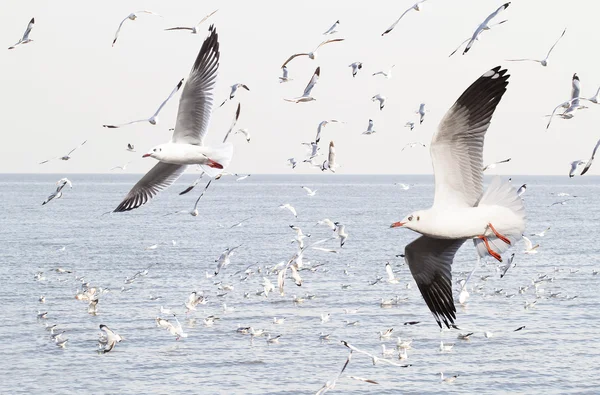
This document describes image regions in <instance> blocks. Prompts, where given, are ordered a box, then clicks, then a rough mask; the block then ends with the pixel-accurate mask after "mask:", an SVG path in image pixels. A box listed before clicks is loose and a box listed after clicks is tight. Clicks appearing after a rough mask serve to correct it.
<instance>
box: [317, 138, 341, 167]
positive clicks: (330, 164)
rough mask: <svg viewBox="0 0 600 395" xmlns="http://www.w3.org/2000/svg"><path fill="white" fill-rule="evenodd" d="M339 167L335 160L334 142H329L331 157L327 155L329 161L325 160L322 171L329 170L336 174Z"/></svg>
mask: <svg viewBox="0 0 600 395" xmlns="http://www.w3.org/2000/svg"><path fill="white" fill-rule="evenodd" d="M338 166H339V165H338V164H337V162H336V160H335V145H334V144H333V141H330V142H329V155H327V160H325V162H323V166H322V167H321V170H322V171H325V170H329V171H331V172H332V173H335V169H336V168H337V167H338Z"/></svg>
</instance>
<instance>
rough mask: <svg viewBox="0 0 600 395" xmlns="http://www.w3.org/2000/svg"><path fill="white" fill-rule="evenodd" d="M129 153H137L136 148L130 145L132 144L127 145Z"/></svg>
mask: <svg viewBox="0 0 600 395" xmlns="http://www.w3.org/2000/svg"><path fill="white" fill-rule="evenodd" d="M127 151H129V152H135V147H134V146H133V144H130V143H128V144H127Z"/></svg>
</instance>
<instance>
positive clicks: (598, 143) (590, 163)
mask: <svg viewBox="0 0 600 395" xmlns="http://www.w3.org/2000/svg"><path fill="white" fill-rule="evenodd" d="M598 146H600V140H598V142H597V143H596V146H595V147H594V151H592V157H591V158H590V160H588V161H587V163H586V164H585V167H584V168H583V170H582V171H581V174H580V176H582V175H584V174H585V173H587V171H588V170H589V169H590V167H592V162H593V161H594V156H596V150H598Z"/></svg>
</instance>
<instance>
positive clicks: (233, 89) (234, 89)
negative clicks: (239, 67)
mask: <svg viewBox="0 0 600 395" xmlns="http://www.w3.org/2000/svg"><path fill="white" fill-rule="evenodd" d="M240 88H242V89H245V90H247V91H248V92H250V88H248V86H247V85H246V84H241V83H236V84H233V85H231V91H230V92H229V99H225V100H223V103H221V105H220V106H219V107H223V104H225V103H226V102H227V100H233V98H234V97H235V94H236V92H237V91H238V89H240Z"/></svg>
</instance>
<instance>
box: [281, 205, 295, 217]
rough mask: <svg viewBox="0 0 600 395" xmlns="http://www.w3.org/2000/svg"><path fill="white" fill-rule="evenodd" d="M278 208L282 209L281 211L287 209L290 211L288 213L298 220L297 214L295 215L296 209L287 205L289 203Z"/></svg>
mask: <svg viewBox="0 0 600 395" xmlns="http://www.w3.org/2000/svg"><path fill="white" fill-rule="evenodd" d="M279 208H283V209H286V208H287V209H288V210H290V212H291V213H292V214H294V217H296V218H298V213H296V209H295V208H294V207H293V206H292V205H291V204H289V203H286V204H282V205H281V206H279Z"/></svg>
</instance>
